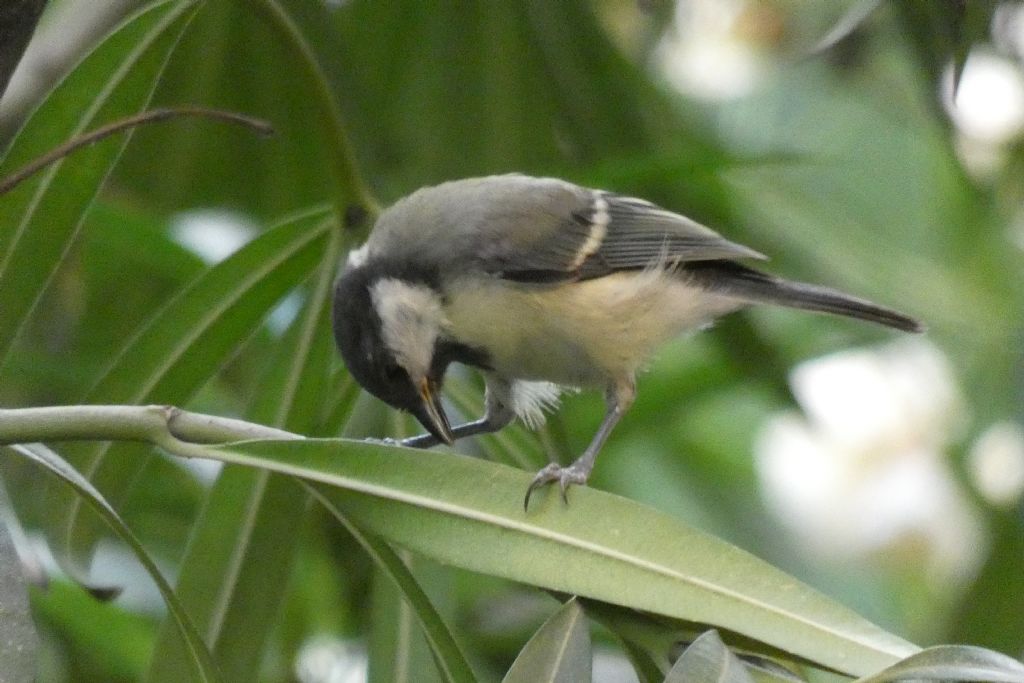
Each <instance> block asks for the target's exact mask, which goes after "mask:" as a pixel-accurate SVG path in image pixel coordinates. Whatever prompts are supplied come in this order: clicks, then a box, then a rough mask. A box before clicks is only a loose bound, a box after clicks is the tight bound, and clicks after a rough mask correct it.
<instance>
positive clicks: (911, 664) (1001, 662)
mask: <svg viewBox="0 0 1024 683" xmlns="http://www.w3.org/2000/svg"><path fill="white" fill-rule="evenodd" d="M911 679H912V680H922V681H986V682H991V683H1024V664H1021V663H1020V662H1018V661H1017V660H1016V659H1012V658H1010V657H1007V656H1006V655H1003V654H999V653H998V652H993V651H992V650H986V649H984V648H980V647H972V646H970V645H939V646H938V647H930V648H928V649H927V650H922V651H921V652H918V653H917V654H914V655H911V656H910V657H907V658H906V659H904V660H903V661H901V662H899V663H898V664H894V665H893V666H891V667H889V668H888V669H886V670H885V671H881V672H879V673H877V674H875V675H874V676H867V677H866V678H861V679H858V680H857V683H888V682H889V681H903V680H911Z"/></svg>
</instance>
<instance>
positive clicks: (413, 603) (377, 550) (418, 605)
mask: <svg viewBox="0 0 1024 683" xmlns="http://www.w3.org/2000/svg"><path fill="white" fill-rule="evenodd" d="M309 488H310V490H311V491H312V492H313V495H314V496H315V497H316V499H317V500H318V501H319V502H320V503H322V504H323V505H324V506H325V507H326V508H327V509H328V510H329V511H330V512H331V514H333V515H334V516H335V518H336V519H337V520H338V521H339V522H341V523H342V524H343V525H344V526H345V528H346V529H348V531H349V532H350V533H351V534H352V535H353V536H355V538H356V540H357V541H359V544H360V545H362V546H363V548H364V549H365V550H366V552H367V553H369V555H370V557H371V558H372V559H373V561H374V562H375V563H376V564H377V566H378V567H379V568H380V569H381V571H383V572H384V574H385V575H386V576H387V577H388V578H389V579H391V581H392V582H393V583H394V584H395V585H396V586H397V587H398V589H399V590H400V591H401V592H402V596H403V597H404V598H405V600H406V602H407V603H408V604H409V606H410V607H411V608H412V610H413V612H414V613H415V614H416V617H417V619H419V622H420V626H422V627H423V633H424V634H425V635H426V637H427V642H428V643H429V644H430V647H431V650H432V651H433V653H434V659H435V661H436V662H437V665H438V670H439V671H440V672H441V675H442V677H443V678H444V680H446V681H450V682H451V683H456V682H465V683H472V682H473V681H476V677H475V676H474V675H473V670H472V668H470V666H469V663H468V662H467V661H466V656H465V655H464V654H463V653H462V650H461V648H459V646H458V643H456V642H455V638H454V636H453V635H452V632H451V629H449V628H448V626H447V625H446V624H445V623H444V620H443V619H442V618H441V615H440V614H438V612H437V610H436V609H434V606H433V604H431V602H430V598H428V597H427V594H426V593H424V592H423V589H422V588H421V587H420V585H419V583H418V582H417V581H416V577H415V576H413V575H412V572H410V571H409V568H408V567H406V566H405V563H404V562H402V560H401V558H400V557H398V555H397V554H396V553H395V551H394V550H392V549H391V547H390V546H388V544H387V543H385V542H384V541H382V540H381V539H379V538H376V537H374V536H372V535H369V534H366V533H364V532H363V531H362V530H360V529H359V528H358V527H357V526H355V525H354V524H352V522H351V520H349V518H348V516H347V515H346V514H345V512H344V510H343V509H342V508H341V507H339V506H338V505H337V504H336V503H335V502H334V501H333V500H332V495H331V492H330V490H328V489H327V488H326V487H322V486H310V487H309Z"/></svg>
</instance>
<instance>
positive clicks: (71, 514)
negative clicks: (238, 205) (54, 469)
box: [52, 210, 331, 559]
mask: <svg viewBox="0 0 1024 683" xmlns="http://www.w3.org/2000/svg"><path fill="white" fill-rule="evenodd" d="M330 227H331V221H330V220H328V219H327V218H326V214H325V213H324V212H323V211H319V210H318V211H313V212H309V213H306V214H303V215H300V216H297V217H295V218H293V219H291V220H288V221H287V222H285V223H282V224H281V225H279V226H277V227H275V228H272V229H270V230H268V231H267V232H265V233H263V234H262V235H260V236H259V237H257V238H256V239H254V240H252V241H251V242H249V243H248V244H247V245H245V246H244V247H242V248H241V249H240V250H239V251H238V252H236V253H235V254H233V255H232V256H230V257H229V258H227V259H225V260H224V261H222V262H221V263H219V264H217V265H216V266H214V267H213V268H211V269H210V270H209V271H207V272H205V273H203V274H202V275H200V276H199V277H198V278H196V279H195V280H194V281H193V282H192V283H191V284H190V285H189V286H188V287H186V288H185V289H184V290H183V291H182V292H181V293H180V294H179V295H178V296H177V297H175V298H174V299H172V300H171V301H170V302H169V303H168V304H167V305H166V306H165V307H164V308H163V309H162V310H160V311H159V312H158V313H157V314H156V315H155V316H154V317H153V318H152V319H151V320H150V321H149V322H148V323H147V324H146V325H145V326H144V327H143V329H142V330H141V331H140V332H139V333H138V335H137V336H136V337H135V338H134V339H132V340H130V341H129V342H128V343H127V345H126V346H125V348H124V349H122V350H121V352H120V353H119V354H117V356H116V358H115V360H114V363H113V366H112V367H111V369H110V370H109V371H108V372H107V374H106V375H105V376H104V377H103V379H102V380H100V382H99V383H98V384H97V386H96V387H95V388H94V389H93V390H92V391H91V392H90V393H89V395H88V397H87V402H89V403H102V402H123V403H144V402H145V403H166V404H182V403H185V402H187V401H188V399H189V398H190V397H191V396H192V395H193V394H194V392H195V391H196V390H197V389H198V388H199V387H201V386H202V385H203V384H204V383H206V382H207V381H208V380H209V378H210V377H211V376H213V375H214V374H215V373H216V372H217V370H218V369H219V368H220V367H221V366H222V365H223V364H224V362H225V361H226V360H227V359H228V358H229V357H230V355H231V354H233V353H234V352H236V351H237V349H238V348H239V347H240V346H241V344H242V342H243V341H245V340H246V339H247V338H248V337H249V336H250V335H251V334H252V333H253V331H254V330H256V329H257V328H258V327H259V326H260V324H261V323H262V322H263V319H264V318H265V316H266V315H267V313H268V312H269V311H270V310H271V308H272V307H273V306H274V305H275V304H276V303H277V302H278V301H279V300H280V299H281V298H282V297H283V296H284V295H285V294H287V293H288V292H289V291H291V290H292V289H293V288H294V287H295V286H296V285H297V284H298V283H299V282H301V281H302V280H303V279H304V278H305V277H307V276H308V274H309V273H310V272H311V270H313V268H314V267H315V264H317V263H318V262H319V261H320V259H321V258H322V255H323V250H324V248H325V246H326V241H327V234H328V231H329V230H330ZM140 448H141V447H139V446H133V445H130V444H119V445H117V446H114V447H109V446H107V445H105V444H90V445H89V446H88V447H87V448H85V449H82V450H81V451H80V452H77V453H75V454H73V455H74V459H73V460H72V462H74V463H75V464H76V466H77V467H79V469H81V470H82V472H83V474H85V476H86V477H87V478H88V479H89V480H90V481H92V482H93V484H94V485H95V486H96V487H97V488H99V489H100V490H102V491H104V493H105V494H106V495H107V496H108V498H110V499H111V500H113V501H114V502H115V504H116V503H117V502H118V501H119V500H120V499H121V498H122V497H123V496H124V494H125V493H126V492H127V491H128V489H129V488H130V486H131V484H132V482H133V480H134V478H135V477H136V476H137V474H138V472H140V471H141V469H142V468H143V467H144V464H145V458H144V457H141V454H140V453H139V449H140ZM132 451H134V452H135V455H136V457H134V458H130V459H129V458H126V457H124V456H125V454H126V453H131V452H132ZM119 456H120V457H119ZM69 458H70V455H69ZM61 502H62V504H61V505H57V506H56V507H55V509H57V510H61V511H62V512H63V513H64V514H63V515H54V516H53V517H54V518H55V519H54V520H52V523H53V524H54V527H53V529H52V532H53V533H54V534H55V535H56V537H57V538H58V539H60V540H61V543H59V544H58V546H57V547H58V549H61V548H64V549H66V550H67V551H68V552H69V557H70V558H75V559H80V558H82V557H85V556H86V555H87V554H88V553H89V552H90V551H91V549H92V547H93V544H94V543H95V541H96V538H97V534H98V532H99V529H98V528H97V527H96V525H95V523H93V522H90V521H88V518H84V517H81V516H80V515H79V512H80V510H79V503H77V502H76V501H75V500H67V499H65V500H63V501H61Z"/></svg>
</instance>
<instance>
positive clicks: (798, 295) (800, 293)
mask: <svg viewBox="0 0 1024 683" xmlns="http://www.w3.org/2000/svg"><path fill="white" fill-rule="evenodd" d="M683 270H684V272H685V273H686V274H687V275H689V276H690V277H692V279H693V281H694V283H696V284H698V285H699V286H701V287H703V288H705V289H707V290H709V291H713V292H718V293H720V294H725V295H727V296H733V297H736V298H738V299H743V300H745V301H749V302H752V303H766V304H776V305H778V306H786V307H788V308H800V309H803V310H806V311H820V312H822V313H832V314H834V315H843V316H847V317H849V318H858V319H860V320H867V321H869V322H873V323H877V324H879V325H885V326H886V327H893V328H896V329H897V330H903V331H904V332H924V330H925V326H924V324H923V323H922V322H921V321H919V320H915V319H914V318H911V317H910V316H907V315H904V314H902V313H899V312H898V311H894V310H892V309H891V308H885V307H884V306H879V305H877V304H873V303H871V302H870V301H867V300H866V299H860V298H858V297H855V296H850V295H849V294H844V293H842V292H840V291H838V290H835V289H830V288H828V287H822V286H819V285H811V284H807V283H804V282H791V281H789V280H783V279H782V278H779V277H776V276H774V275H769V274H768V273H762V272H761V271H759V270H754V269H753V268H748V267H747V266H744V265H741V264H739V263H736V262H735V261H701V262H690V263H687V264H686V265H685V266H684V268H683Z"/></svg>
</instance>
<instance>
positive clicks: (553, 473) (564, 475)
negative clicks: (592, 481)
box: [523, 463, 590, 510]
mask: <svg viewBox="0 0 1024 683" xmlns="http://www.w3.org/2000/svg"><path fill="white" fill-rule="evenodd" d="M589 474H590V472H589V471H586V470H584V469H583V468H581V467H578V466H577V465H576V464H575V463H573V464H572V465H569V466H568V467H562V466H561V465H559V464H558V463H551V464H549V465H547V466H546V467H544V469H542V470H541V471H540V472H538V473H537V474H536V476H534V478H533V481H531V482H530V486H529V487H528V488H527V489H526V498H525V499H524V500H523V510H529V509H530V496H532V495H533V492H534V491H536V490H537V489H539V488H540V487H541V486H546V485H547V484H550V483H551V482H555V481H557V482H558V486H559V488H560V489H561V492H562V502H563V503H565V504H566V505H568V504H569V497H568V495H567V494H566V491H568V489H569V486H571V485H572V484H586V483H587V477H588V476H589Z"/></svg>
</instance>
